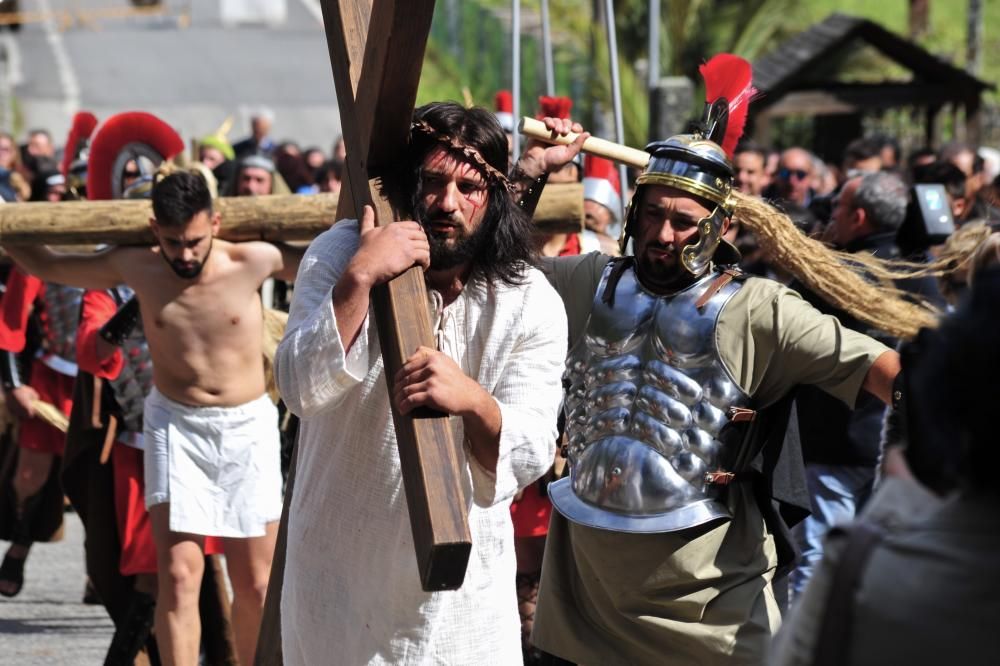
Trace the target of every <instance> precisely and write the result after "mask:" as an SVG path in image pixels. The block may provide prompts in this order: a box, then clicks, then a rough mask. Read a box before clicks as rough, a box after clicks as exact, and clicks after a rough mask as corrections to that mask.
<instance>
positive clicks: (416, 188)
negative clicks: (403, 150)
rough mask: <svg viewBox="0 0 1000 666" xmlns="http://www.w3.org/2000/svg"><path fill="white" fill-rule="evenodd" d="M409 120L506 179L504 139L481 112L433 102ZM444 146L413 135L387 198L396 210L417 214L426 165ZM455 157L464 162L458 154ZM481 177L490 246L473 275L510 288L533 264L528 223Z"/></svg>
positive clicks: (500, 186)
mask: <svg viewBox="0 0 1000 666" xmlns="http://www.w3.org/2000/svg"><path fill="white" fill-rule="evenodd" d="M413 118H414V120H415V121H423V122H425V123H427V124H428V125H430V126H431V127H432V128H433V129H434V130H436V131H437V132H439V133H441V134H443V135H445V136H448V137H450V138H452V139H455V140H457V141H458V142H460V143H461V144H463V145H466V146H470V147H472V148H475V149H476V150H477V151H478V152H479V154H480V155H481V156H482V157H483V159H484V160H485V161H486V162H487V164H489V165H490V166H491V167H493V168H494V169H496V171H497V172H499V173H501V174H505V175H506V173H507V159H508V158H507V154H508V152H507V151H508V148H507V135H506V134H505V133H504V131H503V128H501V127H500V123H499V122H497V119H496V117H495V116H494V115H493V114H492V113H491V112H489V111H487V110H486V109H482V108H479V107H472V108H465V107H464V106H462V105H460V104H456V103H454V102H434V103H431V104H427V105H425V106H422V107H420V108H418V109H417V110H416V111H415V112H414V114H413ZM445 145H446V144H444V143H442V142H441V141H439V140H438V139H436V138H434V137H432V136H429V135H427V134H426V133H423V132H421V131H418V130H414V131H413V132H412V135H411V140H410V146H409V150H408V151H407V153H408V159H407V160H406V163H405V164H402V165H400V167H401V168H400V169H399V171H398V172H397V173H396V174H395V177H394V180H395V181H396V184H397V185H398V189H397V188H395V187H393V188H391V190H390V192H388V193H389V195H390V197H392V198H393V199H394V203H396V204H397V206H398V207H401V208H407V209H408V210H409V211H411V212H412V211H415V210H417V204H418V202H419V200H420V171H421V169H422V168H423V164H424V160H425V159H426V158H427V155H428V154H430V152H431V151H432V150H433V149H434V148H437V147H439V146H445ZM456 155H457V156H458V157H459V158H462V159H467V158H466V157H465V156H464V155H462V154H461V153H459V152H457V151H456ZM473 164H474V165H475V162H473ZM484 171H485V170H484ZM483 176H484V178H485V179H486V181H487V183H488V186H487V192H488V195H489V203H488V204H487V206H486V214H485V216H484V218H483V222H482V224H483V225H484V228H485V230H486V234H487V238H488V242H487V243H486V244H485V245H484V247H483V248H482V250H481V251H479V252H477V253H476V256H475V257H474V258H473V259H472V269H473V272H475V273H478V274H479V275H481V276H482V277H483V278H485V279H486V280H487V281H489V282H493V281H500V282H503V283H504V284H507V285H511V286H513V285H518V284H522V283H523V282H524V279H525V271H526V269H527V268H528V267H530V266H532V265H534V263H535V251H534V247H533V245H532V242H531V219H530V218H529V217H528V216H527V215H526V214H525V212H524V210H523V209H522V208H521V207H520V206H518V205H517V204H516V203H515V202H514V199H513V198H512V197H511V195H510V192H509V191H508V190H507V186H506V182H504V181H501V180H500V179H499V178H496V177H492V176H490V175H488V174H486V173H483ZM392 190H396V192H397V196H393V193H392ZM399 204H402V205H401V206H400V205H399Z"/></svg>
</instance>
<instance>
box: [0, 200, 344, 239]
mask: <svg viewBox="0 0 1000 666" xmlns="http://www.w3.org/2000/svg"><path fill="white" fill-rule="evenodd" d="M215 210H217V211H218V212H219V214H220V216H221V217H222V230H221V232H220V234H219V236H220V237H221V238H224V239H226V240H230V241H248V240H266V241H291V240H311V239H313V238H315V237H316V236H317V235H319V234H320V233H322V232H323V231H326V230H327V229H329V228H330V225H332V224H333V222H334V220H335V219H336V212H337V195H335V194H314V195H309V196H302V195H295V194H287V195H271V196H260V197H224V198H221V199H216V201H215ZM152 215H153V210H152V205H151V204H150V202H149V201H148V200H136V201H67V202H62V203H48V202H36V203H17V204H4V205H2V206H0V242H3V243H10V244H12V245H29V244H40V243H44V244H48V245H94V244H98V243H107V244H109V245H150V244H153V243H155V242H156V239H155V238H153V233H152V231H150V229H149V218H150V217H152Z"/></svg>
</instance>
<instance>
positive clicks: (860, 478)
mask: <svg viewBox="0 0 1000 666" xmlns="http://www.w3.org/2000/svg"><path fill="white" fill-rule="evenodd" d="M907 203H908V193H907V189H906V186H905V185H904V184H903V182H902V181H901V180H900V179H899V178H898V177H897V176H895V175H893V174H890V173H886V172H875V173H867V174H863V175H860V176H856V177H854V178H852V179H850V180H848V181H847V182H846V183H845V184H844V187H843V188H842V189H841V191H840V194H839V195H838V196H837V197H836V198H835V200H834V208H833V215H832V220H831V222H830V227H829V229H828V235H827V237H828V238H830V239H831V240H833V242H834V243H835V245H836V246H837V248H838V249H840V250H843V251H845V252H851V253H862V252H863V253H866V254H869V255H871V254H873V255H875V256H877V257H879V258H882V259H892V258H898V257H899V256H900V252H899V249H898V247H897V245H896V233H897V231H898V230H899V228H900V226H901V225H902V224H903V220H904V219H905V217H906V207H907ZM793 286H794V288H796V289H797V290H798V291H800V292H801V293H802V295H803V297H804V298H805V299H806V300H807V301H809V302H810V303H812V304H813V305H814V306H815V307H816V308H817V309H819V310H820V311H821V312H824V313H827V314H832V315H834V316H836V317H837V318H838V319H839V320H840V322H841V323H842V324H843V325H844V326H845V327H847V328H850V329H853V330H856V331H859V332H862V333H865V334H867V335H869V336H871V337H874V338H876V339H878V340H879V341H881V342H883V343H885V344H886V345H888V346H889V347H894V346H895V345H896V340H895V339H893V338H891V337H889V336H887V335H886V334H885V333H883V332H881V331H877V330H871V329H870V328H869V327H867V326H866V325H865V324H862V323H861V322H859V321H858V320H857V319H855V318H854V317H852V316H850V315H848V314H847V313H844V312H842V311H839V310H837V309H835V308H832V307H831V306H830V305H828V304H826V303H825V302H824V301H823V300H822V299H820V298H819V297H818V296H816V295H815V294H813V293H811V292H809V291H808V290H806V289H805V288H804V287H802V285H799V284H796V285H793ZM898 286H899V288H901V289H903V290H905V291H909V292H912V293H914V294H915V295H917V296H918V297H920V298H922V299H925V300H928V301H931V302H940V299H941V297H940V294H939V293H938V291H937V287H936V285H935V283H934V281H933V279H931V278H925V279H917V280H908V281H907V282H906V283H905V284H899V285H898ZM796 404H797V408H798V415H799V425H800V430H801V436H802V448H803V457H804V459H805V463H806V473H807V479H808V483H809V492H810V495H811V500H812V501H811V504H812V507H811V508H812V515H811V516H810V517H809V518H807V519H806V520H805V521H803V522H802V523H800V524H799V525H798V526H796V528H795V533H796V538H797V540H798V545H799V547H800V548H801V550H802V561H801V562H800V564H799V566H798V568H797V569H796V570H795V571H794V572H792V575H791V590H792V594H793V595H797V594H798V593H799V592H801V591H802V589H803V588H804V587H805V584H806V582H807V581H808V579H809V576H810V575H811V574H812V571H813V567H814V566H815V565H816V564H817V563H818V562H819V560H820V559H821V558H822V556H823V538H824V537H825V536H826V533H827V532H828V531H829V529H830V527H832V526H833V525H835V524H840V523H844V522H849V521H851V520H853V519H854V516H855V514H856V513H857V512H858V511H859V510H860V509H861V507H862V505H863V504H864V503H865V501H866V500H867V499H868V496H869V495H870V494H871V490H872V486H873V484H874V481H875V469H876V467H877V465H878V460H879V454H880V446H879V442H880V439H881V431H882V419H883V416H884V414H885V405H883V403H882V402H881V401H879V400H876V399H874V398H872V397H871V396H868V395H867V394H866V395H863V396H861V397H859V399H858V403H857V405H856V407H855V409H854V411H851V410H850V409H848V408H847V407H846V406H845V405H844V404H843V403H841V402H839V401H837V400H834V399H831V398H830V397H829V396H828V395H827V394H825V393H823V392H822V391H818V390H816V389H814V388H812V387H809V386H805V387H802V388H801V389H800V391H799V393H798V395H797V398H796Z"/></svg>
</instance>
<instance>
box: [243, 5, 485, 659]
mask: <svg viewBox="0 0 1000 666" xmlns="http://www.w3.org/2000/svg"><path fill="white" fill-rule="evenodd" d="M320 4H321V6H322V10H323V21H324V25H325V29H326V36H327V47H328V48H329V52H330V63H331V66H332V69H333V76H334V82H335V84H336V88H337V99H338V104H339V107H340V118H341V125H342V128H343V135H344V141H345V144H346V148H347V156H346V165H345V167H346V168H345V179H344V186H343V188H342V190H341V196H340V202H339V205H338V209H337V218H338V219H343V218H346V217H360V215H359V213H360V211H361V210H363V208H364V206H365V205H369V204H370V205H372V206H373V207H374V209H375V214H376V221H377V224H379V225H384V224H388V223H390V222H392V221H394V220H398V219H401V216H402V215H407V214H408V213H406V212H403V211H397V210H395V209H394V208H393V207H392V205H391V204H390V203H389V201H388V200H387V199H386V198H385V197H383V196H382V195H381V193H380V191H379V177H380V174H381V173H382V172H383V171H384V170H385V169H387V168H389V167H391V166H395V165H396V164H397V163H398V160H399V159H400V157H401V156H402V155H403V154H404V151H405V149H406V146H407V143H408V141H409V135H410V122H411V119H412V112H413V107H414V103H415V101H416V96H417V85H418V83H419V81H420V69H421V65H422V63H423V57H424V51H425V49H426V46H427V38H428V35H429V34H430V26H431V18H432V17H433V13H434V1H433V0H399V1H396V0H339V1H338V0H322V1H321V3H320ZM372 302H373V309H374V312H375V321H376V325H377V326H378V337H379V344H380V346H381V349H382V358H383V364H384V366H385V376H386V384H387V387H391V386H392V377H393V376H394V375H395V373H396V371H397V370H398V369H399V368H400V367H401V366H402V364H403V363H404V362H405V360H406V358H407V357H409V356H410V355H411V354H412V353H413V352H414V351H415V350H416V349H417V347H419V346H421V345H424V346H428V347H434V346H435V343H434V335H433V332H432V328H431V321H430V314H429V312H428V307H427V292H426V287H425V286H424V280H423V274H422V272H421V270H420V269H419V267H417V268H412V269H410V270H409V271H407V272H406V273H404V274H402V275H400V276H399V277H397V278H396V279H394V280H392V281H391V282H390V283H389V284H387V285H382V286H381V287H379V288H376V289H375V290H374V291H373V294H372ZM390 391H391V389H390ZM392 417H393V423H394V425H395V429H396V439H397V441H398V446H399V458H400V464H401V467H402V474H403V485H404V489H405V492H406V502H407V507H408V509H409V514H410V525H411V529H412V533H413V543H414V549H415V551H416V558H417V566H418V571H419V575H420V581H421V585H422V586H423V588H424V589H425V590H428V591H433V590H445V589H455V588H458V587H460V586H461V584H462V581H463V579H464V577H465V570H466V567H467V565H468V560H469V554H470V552H471V548H472V545H471V537H470V534H469V527H468V520H467V516H466V508H465V507H466V499H465V497H464V493H463V491H462V487H461V485H460V482H459V479H460V478H461V476H460V472H459V469H460V468H459V450H458V448H457V447H456V446H455V442H454V438H453V437H452V432H451V429H450V427H449V426H448V417H447V416H446V415H444V414H440V413H436V412H431V411H429V410H416V412H415V413H412V414H411V415H409V416H403V415H401V414H399V413H398V411H397V410H396V409H395V406H393V412H392ZM296 454H297V452H296ZM293 455H295V454H293ZM293 460H294V458H293ZM292 470H293V471H292V473H290V475H289V481H288V490H287V492H286V498H285V511H284V512H283V514H282V523H281V528H280V530H279V535H278V545H277V549H276V553H275V560H274V566H273V567H272V573H271V582H270V585H269V587H268V602H267V608H266V609H265V616H264V621H263V624H262V628H261V638H260V642H259V646H258V653H257V659H256V662H257V664H258V666H262V665H265V664H267V665H270V666H276V665H278V664H280V663H281V634H280V613H279V611H278V608H279V604H280V597H281V587H282V586H281V578H282V576H283V573H284V572H283V569H284V551H285V544H286V538H287V537H286V534H287V514H288V503H289V501H290V497H291V493H292V491H293V486H294V466H293V468H292Z"/></svg>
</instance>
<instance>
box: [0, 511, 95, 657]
mask: <svg viewBox="0 0 1000 666" xmlns="http://www.w3.org/2000/svg"><path fill="white" fill-rule="evenodd" d="M0 547H2V548H3V549H4V550H6V548H7V543H6V542H0ZM83 585H84V573H83V525H81V523H80V519H79V518H77V516H76V514H67V515H66V536H65V538H64V539H63V540H62V541H60V542H58V543H54V544H45V543H43V544H37V545H36V546H34V548H33V549H32V552H31V558H30V559H29V560H28V565H27V570H26V580H25V583H24V589H23V590H22V591H21V594H19V595H18V596H17V597H15V598H13V599H6V598H3V597H0V664H10V665H11V666H15V665H16V666H42V665H45V666H49V665H53V666H62V665H64V664H65V665H66V666H70V665H72V666H86V665H89V664H101V663H103V662H104V654H105V652H106V651H107V647H108V644H109V643H110V642H111V634H112V633H113V632H114V628H113V625H112V624H111V620H110V619H108V615H107V613H105V611H104V607H103V606H86V605H84V604H83V603H81V599H82V597H83Z"/></svg>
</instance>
